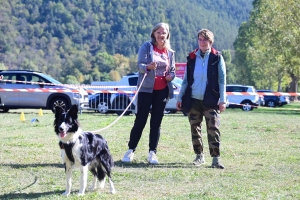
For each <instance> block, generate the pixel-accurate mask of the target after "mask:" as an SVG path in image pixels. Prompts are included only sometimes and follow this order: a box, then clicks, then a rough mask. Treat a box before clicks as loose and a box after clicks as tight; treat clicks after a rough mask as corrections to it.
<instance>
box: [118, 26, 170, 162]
mask: <svg viewBox="0 0 300 200" xmlns="http://www.w3.org/2000/svg"><path fill="white" fill-rule="evenodd" d="M150 36H151V41H150V42H145V43H144V44H143V45H142V46H141V47H140V49H139V52H138V70H139V78H138V83H137V87H139V86H140V85H141V88H140V91H139V93H138V96H137V108H136V109H137V110H136V118H135V121H134V125H133V127H132V129H131V132H130V139H129V142H128V147H129V150H128V151H127V152H126V153H125V155H124V157H123V159H122V162H131V161H132V160H133V157H134V152H135V150H136V147H137V145H138V143H139V141H140V138H141V136H142V132H143V129H144V127H145V125H146V123H147V119H148V116H149V112H150V110H151V119H150V135H149V154H148V162H149V163H150V164H158V159H157V156H156V152H157V145H158V141H159V137H160V125H161V121H162V118H163V116H164V110H165V106H166V103H167V102H168V100H169V99H170V98H173V87H172V84H171V81H172V80H173V79H174V77H175V57H174V51H173V50H172V49H171V46H170V32H169V25H168V24H166V23H159V24H157V25H156V26H155V27H154V28H153V30H152V31H151V35H150ZM144 76H146V77H145V79H144V81H143V82H142V80H143V78H144Z"/></svg>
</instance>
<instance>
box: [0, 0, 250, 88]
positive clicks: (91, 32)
mask: <svg viewBox="0 0 300 200" xmlns="http://www.w3.org/2000/svg"><path fill="white" fill-rule="evenodd" d="M251 10H252V0H218V1H211V0H172V1H161V0H152V1H148V0H118V1H117V0H81V1H78V0H1V7H0V12H1V16H0V69H30V70H37V71H41V72H43V73H46V74H49V75H51V76H52V77H54V78H56V79H58V80H60V81H61V82H63V83H75V84H78V83H86V84H88V83H90V82H91V81H99V80H118V79H119V78H120V77H121V76H123V75H125V74H126V73H129V72H133V71H136V58H137V56H136V54H137V51H138V48H139V47H140V45H141V44H142V43H143V42H145V41H147V40H149V38H150V36H149V34H150V31H151V29H152V28H153V26H154V25H155V24H157V23H159V22H167V23H169V25H170V31H171V45H172V48H173V49H174V50H175V51H176V62H185V60H186V55H187V53H188V52H189V51H192V50H193V49H194V48H195V47H196V46H197V31H198V30H199V29H201V28H208V29H210V30H212V31H213V32H214V34H215V45H214V46H215V48H217V49H218V50H220V51H223V50H228V51H230V52H232V51H233V50H234V48H233V43H234V41H235V39H236V37H237V35H238V29H239V27H240V25H241V24H242V23H243V22H245V21H247V20H248V19H249V16H250V12H251ZM229 57H230V56H229Z"/></svg>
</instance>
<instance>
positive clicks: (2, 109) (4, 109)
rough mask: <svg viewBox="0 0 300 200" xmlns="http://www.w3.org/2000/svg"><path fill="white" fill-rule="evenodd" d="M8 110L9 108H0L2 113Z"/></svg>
mask: <svg viewBox="0 0 300 200" xmlns="http://www.w3.org/2000/svg"><path fill="white" fill-rule="evenodd" d="M8 111H9V109H8V108H0V113H7V112H8Z"/></svg>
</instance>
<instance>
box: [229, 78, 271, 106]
mask: <svg viewBox="0 0 300 200" xmlns="http://www.w3.org/2000/svg"><path fill="white" fill-rule="evenodd" d="M241 92H247V95H243V94H241ZM226 93H227V99H228V104H229V105H228V108H241V109H242V110H244V111H251V110H253V108H257V107H258V106H260V105H264V103H265V101H264V97H263V96H262V95H259V94H257V93H256V89H255V87H254V86H250V85H237V84H228V85H226Z"/></svg>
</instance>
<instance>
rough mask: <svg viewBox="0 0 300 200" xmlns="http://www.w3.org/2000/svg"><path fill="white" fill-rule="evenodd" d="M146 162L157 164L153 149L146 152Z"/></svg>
mask: <svg viewBox="0 0 300 200" xmlns="http://www.w3.org/2000/svg"><path fill="white" fill-rule="evenodd" d="M148 162H149V163H150V164H153V165H157V164H158V160H157V156H156V154H155V152H154V151H150V152H149V154H148Z"/></svg>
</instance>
